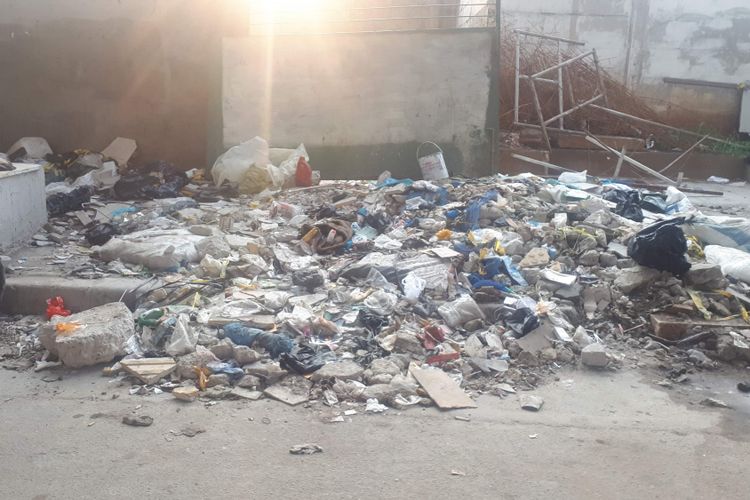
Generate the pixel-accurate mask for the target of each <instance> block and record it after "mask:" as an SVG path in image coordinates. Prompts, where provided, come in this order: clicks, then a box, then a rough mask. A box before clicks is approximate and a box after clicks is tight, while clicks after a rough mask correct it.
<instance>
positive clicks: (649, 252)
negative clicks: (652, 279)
mask: <svg viewBox="0 0 750 500" xmlns="http://www.w3.org/2000/svg"><path fill="white" fill-rule="evenodd" d="M684 223H685V218H684V217H680V218H678V219H671V220H666V221H662V222H659V223H657V224H654V225H652V226H649V227H647V228H646V229H644V230H643V231H641V232H640V233H638V234H636V235H635V237H633V239H632V240H631V241H630V244H629V245H628V256H630V257H631V258H632V259H633V260H634V261H636V262H637V263H638V264H640V265H642V266H646V267H650V268H653V269H658V270H659V271H669V272H670V273H672V274H674V275H675V276H677V277H681V276H682V275H684V274H685V273H686V272H688V270H690V263H689V262H688V261H687V259H686V258H685V254H686V253H687V239H686V238H685V233H684V232H683V231H682V228H681V227H680V225H682V224H684Z"/></svg>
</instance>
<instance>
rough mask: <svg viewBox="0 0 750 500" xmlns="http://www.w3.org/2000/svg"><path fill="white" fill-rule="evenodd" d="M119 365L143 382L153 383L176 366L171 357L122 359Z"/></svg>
mask: <svg viewBox="0 0 750 500" xmlns="http://www.w3.org/2000/svg"><path fill="white" fill-rule="evenodd" d="M120 365H121V366H122V369H123V370H125V372H127V373H128V374H130V375H132V376H134V377H136V378H137V379H139V380H140V381H141V382H143V383H144V384H155V383H157V382H158V381H159V380H161V379H163V378H164V377H166V376H167V375H169V374H170V373H172V372H173V371H174V370H175V369H176V368H177V363H176V362H175V360H174V359H172V358H147V359H124V360H122V361H120Z"/></svg>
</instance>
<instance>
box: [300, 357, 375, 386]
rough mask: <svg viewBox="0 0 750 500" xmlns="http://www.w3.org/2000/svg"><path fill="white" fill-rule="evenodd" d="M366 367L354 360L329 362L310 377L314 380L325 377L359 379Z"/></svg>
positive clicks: (317, 380)
mask: <svg viewBox="0 0 750 500" xmlns="http://www.w3.org/2000/svg"><path fill="white" fill-rule="evenodd" d="M363 373H364V368H362V367H361V366H359V365H358V364H357V363H355V362H354V361H350V360H344V361H335V362H333V363H328V364H326V365H325V366H323V367H322V368H321V369H319V370H318V371H316V372H315V373H313V374H312V376H311V377H310V378H311V379H312V380H313V381H314V382H319V381H321V380H325V379H338V380H357V379H360V378H362V374H363Z"/></svg>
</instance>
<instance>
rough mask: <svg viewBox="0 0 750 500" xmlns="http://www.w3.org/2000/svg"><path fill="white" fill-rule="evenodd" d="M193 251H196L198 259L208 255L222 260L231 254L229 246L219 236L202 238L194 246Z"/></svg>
mask: <svg viewBox="0 0 750 500" xmlns="http://www.w3.org/2000/svg"><path fill="white" fill-rule="evenodd" d="M195 249H196V250H197V251H198V257H199V258H201V259H202V258H203V257H205V256H206V255H210V256H211V257H213V258H215V259H224V258H226V257H229V256H230V255H231V254H232V249H231V248H230V247H229V244H228V243H227V242H226V240H225V239H224V238H223V237H221V236H211V237H209V238H204V239H202V240H201V241H199V242H198V243H196V244H195Z"/></svg>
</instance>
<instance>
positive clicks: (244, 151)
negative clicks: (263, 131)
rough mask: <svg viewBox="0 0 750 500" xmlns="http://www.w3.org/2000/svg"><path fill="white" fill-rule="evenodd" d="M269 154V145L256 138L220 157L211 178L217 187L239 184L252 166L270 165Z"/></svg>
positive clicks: (212, 170) (212, 169)
mask: <svg viewBox="0 0 750 500" xmlns="http://www.w3.org/2000/svg"><path fill="white" fill-rule="evenodd" d="M268 154H269V151H268V143H267V142H266V141H265V139H263V138H261V137H254V138H253V139H250V140H249V141H247V142H243V143H242V144H240V145H238V146H235V147H233V148H230V149H229V150H228V151H227V152H226V153H224V154H223V155H221V156H219V157H218V158H217V159H216V162H215V163H214V165H213V167H212V168H211V176H212V177H213V179H214V182H215V183H216V186H221V185H222V184H224V182H225V181H228V182H229V183H230V184H239V183H240V181H242V179H244V178H245V175H246V174H247V171H248V170H249V169H250V167H251V166H253V165H255V164H258V165H260V166H265V165H267V164H268V163H269V158H268ZM261 191H262V190H261ZM259 192H260V191H259Z"/></svg>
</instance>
